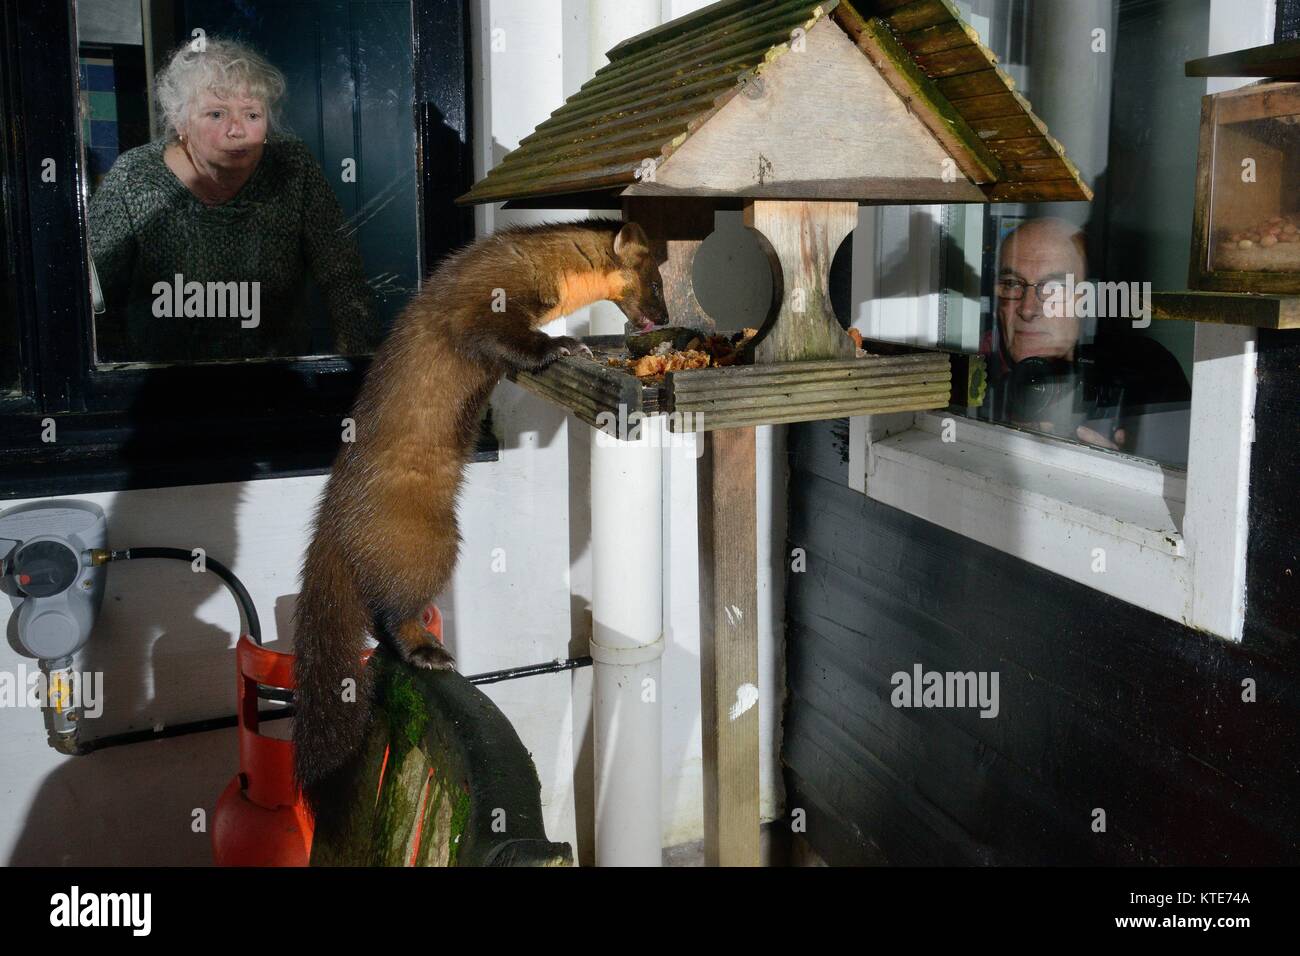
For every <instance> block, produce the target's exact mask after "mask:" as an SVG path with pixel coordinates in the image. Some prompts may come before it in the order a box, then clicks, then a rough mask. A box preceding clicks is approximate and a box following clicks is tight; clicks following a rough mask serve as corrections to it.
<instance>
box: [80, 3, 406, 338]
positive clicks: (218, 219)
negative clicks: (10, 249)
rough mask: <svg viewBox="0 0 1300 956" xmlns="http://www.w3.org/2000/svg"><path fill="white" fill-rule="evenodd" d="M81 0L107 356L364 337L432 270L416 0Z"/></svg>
mask: <svg viewBox="0 0 1300 956" xmlns="http://www.w3.org/2000/svg"><path fill="white" fill-rule="evenodd" d="M140 11H141V7H140V4H139V3H138V2H122V0H78V2H77V23H78V41H79V46H80V50H79V53H80V58H81V86H82V112H83V123H82V135H83V156H84V159H85V169H86V174H87V183H86V185H87V189H88V192H89V193H90V200H89V206H88V209H89V211H88V216H87V226H88V233H89V244H90V253H91V257H92V260H93V263H94V273H95V285H96V288H95V290H94V295H93V297H94V300H95V312H96V317H95V350H96V357H97V359H98V361H99V362H100V363H182V362H183V363H190V362H211V361H229V360H250V359H265V358H276V357H304V356H314V355H329V354H343V355H352V354H365V353H368V352H371V351H373V350H374V347H375V346H376V345H377V344H378V342H379V341H380V339H381V338H382V336H383V333H384V331H385V330H386V329H387V327H388V325H389V324H390V323H391V321H392V319H393V318H394V317H395V316H396V314H397V312H398V310H399V309H400V308H401V307H402V305H403V304H404V303H405V301H406V299H407V298H409V296H410V295H411V294H412V293H413V292H414V291H415V288H416V283H417V278H418V251H417V250H418V241H417V227H416V214H417V203H416V181H415V129H414V119H413V112H412V110H411V108H410V104H411V102H412V57H411V39H410V38H411V19H410V7H409V5H403V4H394V3H385V2H364V0H362V2H353V3H349V4H337V3H327V2H316V3H313V2H301V3H293V4H284V3H273V2H266V3H257V2H250V3H243V4H229V3H225V2H203V0H186V2H175V3H165V2H164V3H156V2H155V3H150V4H148V12H149V16H148V17H142V16H141V12H140Z"/></svg>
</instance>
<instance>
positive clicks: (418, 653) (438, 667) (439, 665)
mask: <svg viewBox="0 0 1300 956" xmlns="http://www.w3.org/2000/svg"><path fill="white" fill-rule="evenodd" d="M406 660H407V661H408V662H409V663H411V664H412V665H414V666H415V667H423V668H425V669H426V670H431V671H449V670H453V669H454V668H455V666H456V658H454V657H452V656H451V654H450V652H448V650H447V648H445V647H443V646H442V645H441V644H435V643H433V642H432V641H431V642H429V643H428V644H422V645H421V646H419V647H413V648H411V649H410V650H408V651H407V652H406Z"/></svg>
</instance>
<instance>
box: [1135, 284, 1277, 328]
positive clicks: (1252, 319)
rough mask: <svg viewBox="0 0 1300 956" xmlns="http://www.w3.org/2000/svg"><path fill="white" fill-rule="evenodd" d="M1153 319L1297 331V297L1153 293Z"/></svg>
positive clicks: (1247, 293) (1224, 293)
mask: <svg viewBox="0 0 1300 956" xmlns="http://www.w3.org/2000/svg"><path fill="white" fill-rule="evenodd" d="M1151 317H1152V318H1153V319H1165V320H1171V319H1172V320H1175V321H1182V322H1217V323H1219V324H1220V325H1252V326H1254V327H1255V328H1258V329H1300V296H1295V295H1258V294H1254V293H1249V292H1153V293H1152V294H1151Z"/></svg>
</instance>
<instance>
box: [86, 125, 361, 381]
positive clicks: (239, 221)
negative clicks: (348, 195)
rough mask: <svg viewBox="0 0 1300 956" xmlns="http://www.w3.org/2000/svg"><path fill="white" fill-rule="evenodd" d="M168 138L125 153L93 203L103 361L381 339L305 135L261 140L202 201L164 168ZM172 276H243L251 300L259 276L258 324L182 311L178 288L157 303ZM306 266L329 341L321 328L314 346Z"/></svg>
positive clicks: (352, 345) (355, 346)
mask: <svg viewBox="0 0 1300 956" xmlns="http://www.w3.org/2000/svg"><path fill="white" fill-rule="evenodd" d="M165 145H166V144H165V142H163V141H161V140H159V141H155V142H152V143H148V144H146V145H144V146H139V147H137V148H135V149H132V150H128V151H127V152H125V153H123V154H122V155H121V156H119V157H118V159H117V162H115V163H114V164H113V168H112V169H110V170H109V172H108V175H106V176H105V177H104V180H103V183H102V184H101V185H100V187H99V189H98V190H97V191H96V192H95V194H94V196H93V197H91V200H90V210H89V231H90V253H91V256H92V258H93V259H94V262H95V269H96V272H97V273H98V276H99V282H100V286H101V288H102V290H103V294H104V300H105V304H106V307H107V311H106V313H105V314H103V315H100V316H98V317H97V319H96V323H95V338H96V353H97V356H98V359H99V361H100V362H193V361H213V360H222V359H226V360H229V359H255V358H266V357H273V356H293V355H308V354H312V352H313V351H315V352H317V353H319V352H321V351H325V352H329V351H334V352H338V353H339V354H351V353H356V352H365V351H369V350H371V349H372V348H373V346H374V345H375V343H376V340H377V338H378V337H379V336H378V330H377V329H376V328H375V323H374V319H373V303H372V297H371V293H370V288H369V287H368V286H367V285H366V279H365V274H364V272H363V268H362V264H361V256H360V253H359V252H358V250H357V247H356V244H355V242H354V241H353V239H352V236H351V230H350V229H349V226H348V224H347V222H346V221H345V220H344V218H343V211H342V209H341V208H340V207H339V203H338V200H337V199H336V198H335V196H334V193H333V190H331V188H330V185H329V183H328V182H327V181H326V179H325V174H324V173H323V172H322V171H321V168H320V166H319V164H317V162H316V159H315V157H313V156H312V154H311V152H310V151H309V150H308V149H307V147H306V145H305V144H304V143H302V141H300V140H297V139H293V138H291V137H284V136H276V137H272V138H271V139H268V141H267V143H266V146H265V149H264V152H263V154H262V158H261V160H260V162H259V163H258V165H257V169H255V170H254V171H253V175H252V176H251V177H249V180H248V182H246V183H245V184H244V186H243V188H242V189H240V191H239V193H238V194H236V195H235V197H234V198H233V199H231V200H229V201H228V202H225V203H222V204H221V205H219V206H205V205H204V204H203V203H202V202H201V201H199V199H198V198H197V197H196V196H195V195H194V194H193V193H191V192H190V191H189V189H187V188H186V187H185V185H184V184H183V183H182V182H181V181H180V180H179V179H178V178H177V177H176V175H175V173H173V172H172V171H171V169H170V168H168V166H167V165H166V163H165V162H164V161H163V149H164V147H165ZM177 275H180V276H181V277H182V279H181V280H180V281H181V283H183V284H188V283H191V282H198V283H203V284H204V287H205V288H206V287H207V284H208V283H229V282H238V283H250V285H248V286H244V287H243V289H242V292H243V295H244V297H245V302H248V301H251V298H252V296H251V288H252V287H251V283H253V282H257V283H259V287H258V299H257V301H258V314H257V325H256V327H245V326H251V324H252V320H251V319H242V318H241V317H240V315H238V314H233V315H232V314H226V315H225V316H221V315H213V314H208V310H207V309H204V310H203V311H204V314H202V315H197V316H196V315H189V316H186V315H185V314H184V310H181V312H180V313H179V314H178V313H177V311H176V310H175V309H174V308H173V306H174V305H175V304H177V303H178V302H179V301H181V300H180V298H179V297H178V296H175V295H174V294H172V293H171V292H168V293H166V294H165V301H161V302H160V295H159V294H157V293H156V292H155V285H156V284H157V283H160V282H162V283H166V284H167V285H168V287H169V288H170V287H173V286H175V285H176V284H177V280H176V276H177ZM309 275H310V276H311V277H312V278H314V279H315V280H316V285H317V287H318V288H319V289H320V293H321V301H323V303H324V305H325V309H326V312H327V313H328V318H329V328H330V329H331V334H329V335H327V336H326V337H325V342H326V343H328V344H326V345H325V347H324V348H321V346H320V342H321V338H322V336H321V334H320V333H318V334H317V336H316V339H317V342H318V345H317V347H316V348H315V349H313V348H312V329H311V327H312V325H313V321H312V319H311V317H310V315H309V303H310V301H311V300H310V297H309V296H308V295H307V289H308V283H307V278H308V276H309ZM190 288H191V290H192V289H193V288H194V287H190ZM225 288H233V287H225ZM220 294H221V293H220V291H218V295H220ZM206 301H208V302H209V303H210V302H212V301H213V300H212V299H211V297H210V296H209V297H207V300H206ZM231 301H233V300H231ZM160 311H161V312H162V313H163V314H162V315H159V312H160ZM191 311H196V310H195V309H191ZM213 311H218V310H215V309H214V310H213ZM315 324H317V325H320V324H322V323H319V322H317V323H315Z"/></svg>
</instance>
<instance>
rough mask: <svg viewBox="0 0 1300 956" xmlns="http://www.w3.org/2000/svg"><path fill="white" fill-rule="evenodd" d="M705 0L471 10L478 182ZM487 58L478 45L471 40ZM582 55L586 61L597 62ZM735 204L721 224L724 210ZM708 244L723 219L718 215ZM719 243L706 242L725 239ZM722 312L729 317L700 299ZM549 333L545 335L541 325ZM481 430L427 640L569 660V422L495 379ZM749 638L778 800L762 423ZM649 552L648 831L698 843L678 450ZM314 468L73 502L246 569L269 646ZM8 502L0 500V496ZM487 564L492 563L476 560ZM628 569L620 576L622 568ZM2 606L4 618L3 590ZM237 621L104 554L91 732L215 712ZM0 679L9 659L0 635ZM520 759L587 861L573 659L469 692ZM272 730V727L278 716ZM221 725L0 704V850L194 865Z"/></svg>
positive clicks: (477, 653)
mask: <svg viewBox="0 0 1300 956" xmlns="http://www.w3.org/2000/svg"><path fill="white" fill-rule="evenodd" d="M703 5H705V3H704V0H649V2H622V0H540V2H539V0H476V2H475V4H474V5H473V10H472V13H473V19H472V29H473V36H474V40H475V51H474V55H475V62H474V70H473V77H474V97H475V114H474V115H475V116H476V117H478V123H479V126H478V128H477V129H476V130H475V136H476V140H475V163H476V167H475V172H476V174H477V175H482V174H483V173H484V172H485V171H486V170H487V169H488V168H490V166H491V165H492V164H493V163H495V162H496V161H498V160H499V159H500V158H501V156H503V155H504V154H505V152H506V151H507V150H509V149H510V148H513V146H514V145H515V144H517V142H518V141H519V139H521V138H522V137H523V136H524V135H526V134H527V133H529V132H531V130H532V129H533V127H534V126H536V125H537V124H538V123H539V122H541V121H542V120H543V119H545V118H546V116H548V115H549V114H550V113H551V111H552V110H554V109H555V108H556V107H557V106H558V105H559V104H560V102H561V101H562V100H563V99H564V98H565V97H566V96H567V95H569V94H571V93H572V92H574V90H576V89H577V87H578V85H580V84H581V83H582V82H583V81H584V80H585V79H586V78H587V77H589V76H590V75H591V73H593V72H594V71H595V69H596V68H597V66H599V62H596V61H595V60H596V58H595V55H594V51H596V50H600V51H603V50H604V49H607V48H608V47H609V46H612V45H613V43H615V42H617V41H618V40H619V39H622V38H623V37H625V36H630V35H633V34H635V33H637V32H640V31H641V30H644V29H646V28H648V27H649V26H652V25H654V23H656V22H658V20H657V16H667V17H672V16H680V15H682V14H683V13H686V12H689V11H690V10H693V9H695V8H697V7H700V6H703ZM493 29H499V30H501V31H503V32H502V33H501V34H498V36H499V37H500V38H501V39H503V40H504V43H505V49H504V50H502V51H500V52H496V53H493V52H492V51H491V45H490V38H491V36H492V33H491V31H492V30H493ZM599 60H600V62H603V56H601V57H600V58H599ZM582 215H584V213H582V212H581V211H577V212H574V213H572V214H570V213H560V212H554V213H535V212H528V213H520V212H501V211H500V210H499V208H497V207H491V208H486V209H480V210H479V211H478V212H477V224H478V229H479V232H480V233H484V232H486V231H488V230H490V229H491V228H492V226H493V225H494V224H495V225H502V224H505V223H507V222H516V221H521V220H539V219H546V220H558V219H564V218H580V217H581V216H582ZM735 216H738V214H731V217H735ZM721 225H722V226H723V227H724V231H725V232H726V233H727V236H728V237H730V236H732V235H734V234H735V232H736V231H737V230H735V228H734V227H735V223H734V222H732V221H731V218H728V217H723V218H722V220H721ZM726 241H727V242H730V239H729V238H728V239H727V240H726ZM712 246H713V244H711V250H710V255H711V256H716V257H717V261H725V262H726V263H727V265H728V268H727V269H724V270H719V271H717V272H710V273H709V274H708V275H706V276H702V277H701V278H702V280H704V281H708V282H711V283H715V285H714V286H713V288H712V289H711V290H710V291H711V293H712V294H711V296H710V298H709V301H717V302H733V303H744V302H749V301H751V300H752V298H753V296H752V292H753V289H754V288H755V287H756V285H755V284H756V283H757V287H758V288H760V289H761V288H762V283H763V281H764V280H762V279H761V277H756V275H755V273H754V271H753V270H754V269H756V268H760V267H761V262H756V260H755V258H754V257H753V256H752V255H749V254H748V253H751V252H752V250H751V249H748V248H742V244H741V243H739V242H737V243H736V248H735V249H734V250H729V249H727V248H712ZM586 312H587V313H588V314H580V315H577V316H574V317H571V318H570V319H569V320H568V324H569V328H570V329H571V330H573V331H575V332H577V333H578V334H581V333H583V332H585V331H587V330H588V329H589V328H592V329H594V330H596V331H619V330H621V328H622V318H621V315H619V313H618V312H617V310H616V309H615V308H614V307H613V306H610V305H608V304H607V303H603V304H598V305H597V306H595V307H593V308H592V309H590V310H586ZM717 317H718V318H719V321H720V325H721V326H722V327H724V328H726V327H738V326H739V325H740V324H741V319H743V318H744V314H743V313H742V314H741V315H734V314H732V315H724V314H722V313H721V312H719V314H718V316H717ZM554 331H558V329H556V330H554ZM493 408H494V421H495V423H496V427H497V430H498V434H499V437H500V439H501V445H502V451H501V458H500V460H499V461H497V462H493V463H483V464H476V465H472V466H471V467H470V469H469V473H468V476H467V481H466V487H465V493H464V495H463V496H462V501H461V506H460V515H461V527H462V534H463V537H464V540H465V545H464V549H463V551H462V555H461V562H460V565H459V568H458V569H457V572H456V575H455V579H454V581H453V583H452V586H451V587H450V589H449V590H448V593H446V594H444V595H443V596H441V597H440V599H439V604H440V606H441V608H442V610H443V613H444V615H445V620H446V633H447V640H448V644H449V646H450V648H451V650H452V652H453V653H454V654H455V655H456V657H457V661H458V664H459V667H460V669H461V671H462V672H463V673H477V672H480V671H485V670H492V669H496V668H501V667H508V666H512V665H518V664H525V663H533V662H537V661H543V660H549V659H552V658H557V657H569V656H575V655H579V654H583V653H585V652H586V644H587V640H588V638H589V635H590V630H591V623H590V614H589V603H590V595H591V567H590V561H589V559H588V545H589V528H590V523H589V507H590V503H589V473H588V462H589V444H588V443H589V440H590V438H589V436H590V430H589V429H588V428H587V426H585V425H582V424H580V423H579V422H577V421H576V420H575V419H571V418H570V419H567V420H566V417H565V416H564V415H562V414H561V413H560V412H558V411H557V410H556V409H555V408H554V407H552V406H550V405H548V404H546V403H544V402H542V401H540V400H538V399H535V398H533V397H532V396H530V395H528V394H527V393H525V392H523V391H522V390H520V389H518V388H516V387H515V386H513V385H511V384H509V383H502V384H501V385H500V386H499V387H498V388H497V390H496V392H495V393H494V395H493ZM758 461H759V468H758V470H759V475H758V480H759V484H758V493H759V576H760V580H759V588H760V590H759V607H760V610H763V611H766V612H767V613H765V614H762V615H761V624H760V631H759V661H760V671H759V678H760V691H761V695H762V696H761V698H760V702H759V706H760V727H761V732H762V735H763V741H764V745H763V751H762V758H763V759H762V762H761V767H760V772H761V780H762V801H761V807H762V812H763V816H764V819H770V818H772V817H774V816H775V815H776V814H777V813H778V811H779V809H780V791H779V788H780V773H779V763H778V761H777V749H778V747H779V740H780V732H779V715H780V710H779V708H780V701H781V698H782V694H783V691H782V688H783V687H784V672H783V668H782V659H783V654H782V649H781V634H782V625H781V621H782V620H783V618H784V605H783V595H782V585H783V581H784V567H785V564H784V538H785V508H786V505H785V454H784V430H783V429H779V428H778V429H772V428H765V429H760V431H759V437H758ZM664 462H665V463H664V469H665V483H664V487H665V504H666V510H665V518H664V532H665V537H664V562H665V566H666V567H665V576H664V580H665V597H664V601H665V605H664V620H665V627H666V629H667V632H668V633H667V639H666V645H667V647H666V651H665V654H664V658H663V687H662V701H663V704H664V706H663V713H664V733H663V768H664V777H663V788H664V789H663V830H664V842H665V845H676V844H679V843H684V842H689V841H692V840H697V839H700V838H701V837H702V835H703V825H702V816H701V814H702V796H701V762H700V753H701V747H700V688H699V673H698V660H699V619H698V614H699V605H698V588H697V570H696V562H695V518H694V514H695V468H694V460H693V459H692V458H689V457H687V456H683V455H682V454H681V453H676V452H675V453H670V454H665V456H664ZM324 481H325V479H324V477H311V478H290V479H277V480H268V481H256V482H246V483H239V484H227V485H208V486H200V487H189V488H178V489H163V490H153V491H133V492H122V493H116V494H96V495H81V496H77V497H80V498H83V499H87V500H92V501H95V502H97V503H98V504H100V505H101V506H102V507H103V508H104V509H105V511H106V512H107V514H108V519H109V535H110V538H109V540H110V544H111V546H113V547H115V548H123V547H131V546H146V545H151V546H152V545H163V546H176V547H185V548H190V547H204V548H206V549H207V551H208V553H209V554H210V555H211V556H212V557H214V558H216V559H218V560H220V561H223V562H225V563H227V564H229V565H230V566H231V567H232V569H233V570H234V571H235V573H236V574H237V575H238V576H239V577H240V578H241V579H242V580H243V581H244V583H245V584H246V585H247V586H248V588H249V591H250V592H251V594H252V597H253V600H254V602H255V603H256V605H257V607H258V609H259V612H260V615H261V617H262V626H263V632H264V637H265V640H266V641H267V642H268V643H270V644H272V646H279V647H281V648H283V649H286V650H287V649H288V645H289V644H290V640H291V635H290V632H289V628H288V621H289V618H290V615H291V614H292V607H293V601H294V598H295V595H296V593H297V590H298V584H297V573H298V566H299V564H300V562H301V558H302V550H303V548H304V547H305V546H306V543H307V534H308V528H309V523H310V516H311V512H312V509H313V507H314V504H315V501H316V499H317V497H318V495H319V493H320V491H321V489H322V487H323V486H324ZM17 503H19V502H6V503H5V506H6V507H7V506H8V505H10V504H17ZM496 548H502V549H504V556H505V565H506V566H505V571H504V573H494V572H493V571H492V558H493V549H496ZM627 570H628V573H633V574H634V573H636V567H635V564H634V563H633V562H631V561H629V564H628V568H627ZM0 614H3V615H5V616H6V617H7V616H8V609H7V603H6V607H5V608H4V609H0ZM238 622H239V618H238V612H237V610H236V608H235V605H234V602H233V600H232V599H231V598H230V597H229V596H228V595H227V594H226V592H225V590H224V588H223V587H222V586H221V585H220V583H219V582H218V581H216V580H215V579H214V578H212V577H210V576H200V575H195V574H193V573H192V572H191V571H190V570H189V569H188V568H187V567H186V566H185V565H183V564H181V563H180V562H168V561H149V562H143V561H142V562H138V563H131V564H115V565H112V566H110V568H109V572H108V591H107V597H106V600H105V604H104V612H103V615H102V616H101V619H100V621H99V624H98V626H97V628H96V631H95V634H94V636H93V638H92V641H91V644H90V646H89V647H88V648H87V650H86V651H85V652H83V654H82V655H81V659H80V660H79V661H78V666H79V668H81V669H85V670H97V671H102V672H104V674H105V681H106V701H105V713H104V716H103V717H102V718H100V719H99V720H98V721H96V722H95V723H94V724H92V725H89V726H90V728H91V730H90V733H91V734H92V735H93V734H101V733H115V732H118V731H121V730H126V729H135V728H141V727H146V726H152V725H155V724H159V723H161V724H171V723H178V722H182V721H190V720H197V719H202V718H206V717H215V716H219V715H225V714H230V713H232V712H233V708H234V672H235V666H234V657H233V653H232V648H233V646H234V643H235V638H236V632H237V630H238ZM8 627H9V633H10V640H9V642H8V644H6V645H5V646H3V647H0V670H8V671H16V670H17V669H18V668H19V666H20V665H22V664H24V663H31V662H25V661H24V659H23V658H22V657H21V655H20V654H19V652H18V651H17V649H16V646H15V644H14V642H13V637H12V628H13V622H12V621H9V622H8ZM485 691H486V692H487V693H488V695H489V696H491V698H492V699H493V700H494V701H495V702H496V703H497V704H498V705H499V706H500V707H501V708H502V710H503V711H504V712H505V713H506V715H507V716H508V717H509V718H510V720H511V721H512V722H513V724H514V726H515V728H516V730H517V731H518V732H519V735H520V737H521V738H522V739H523V742H524V744H525V746H526V747H527V748H528V750H529V751H530V752H531V753H532V755H533V759H534V761H535V763H536V765H537V770H538V774H539V776H540V778H541V781H542V802H543V808H544V811H545V817H546V826H547V831H548V834H549V835H550V837H551V838H552V839H556V840H566V841H570V842H574V843H576V846H577V849H578V853H579V857H580V859H590V853H591V836H590V834H591V807H592V783H591V772H592V768H591V725H590V713H591V679H590V672H589V671H585V670H584V671H578V672H574V673H572V674H564V675H554V676H546V677H535V678H529V679H526V680H522V681H515V682H510V683H505V684H496V685H491V686H489V687H486V688H485ZM280 726H281V727H283V726H284V725H283V724H282V725H280ZM236 767H237V749H236V742H235V737H234V732H233V731H219V732H214V733H209V734H201V735H192V736H188V737H184V738H177V739H174V740H169V741H160V742H155V743H150V744H146V745H137V746H130V747H123V748H115V749H113V750H108V751H104V752H102V753H99V754H94V755H91V756H89V757H73V758H70V757H62V756H60V755H58V754H56V753H55V752H54V751H52V750H51V749H50V748H49V747H48V746H47V745H46V743H45V732H44V727H43V723H42V720H41V716H40V714H39V713H36V712H33V711H29V710H24V709H12V708H0V860H3V861H5V862H7V863H47V864H73V865H91V864H110V865H111V864H154V865H167V864H189V865H203V864H205V863H208V862H209V861H210V859H211V857H210V850H209V843H208V836H207V834H206V833H195V832H193V829H192V826H191V821H192V814H193V811H194V810H195V809H197V808H207V809H208V810H209V812H210V810H211V808H212V807H213V806H214V805H215V802H216V799H217V796H218V795H219V793H220V791H221V789H222V788H223V787H224V786H225V784H226V783H227V782H228V781H229V779H230V777H231V776H232V775H233V774H234V773H235V771H236Z"/></svg>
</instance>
